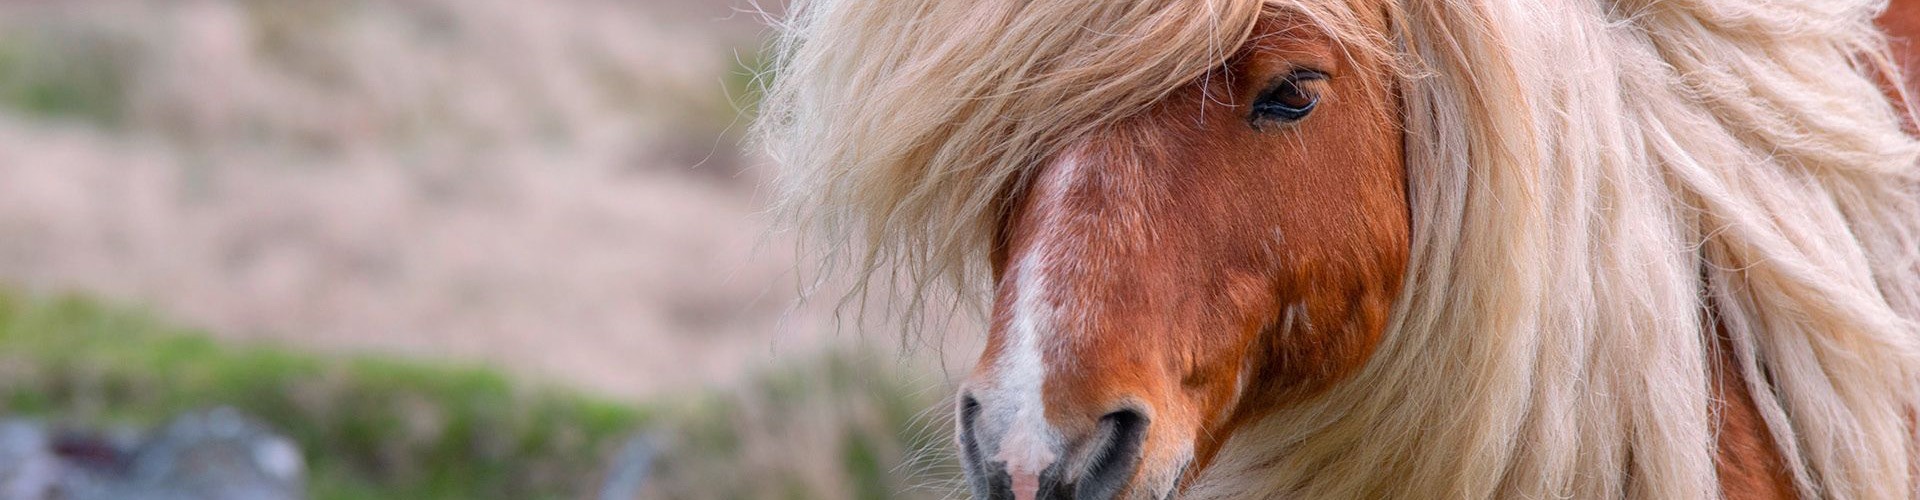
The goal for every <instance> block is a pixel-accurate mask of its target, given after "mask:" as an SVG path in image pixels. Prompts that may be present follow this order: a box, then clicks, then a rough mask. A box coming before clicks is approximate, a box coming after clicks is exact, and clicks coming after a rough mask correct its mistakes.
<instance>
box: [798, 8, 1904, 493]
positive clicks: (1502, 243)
mask: <svg viewBox="0 0 1920 500" xmlns="http://www.w3.org/2000/svg"><path fill="white" fill-rule="evenodd" d="M802 3H803V5H801V6H799V7H797V9H798V11H799V12H800V14H799V17H798V22H797V24H796V25H794V26H793V27H792V30H793V31H791V32H790V33H789V38H788V40H789V41H788V43H789V45H788V46H787V50H788V51H789V52H788V59H786V65H785V66H783V67H782V68H781V69H780V72H779V74H778V75H777V80H776V89H775V90H774V92H773V93H772V94H771V96H772V101H771V102H770V108H769V114H770V118H769V119H768V120H767V121H766V122H764V123H763V128H762V130H761V132H762V133H763V134H764V136H765V137H767V138H768V141H769V144H770V146H772V149H773V151H774V152H775V156H776V158H779V159H780V160H781V161H782V162H784V163H785V164H786V165H787V167H788V168H789V169H790V174H789V176H788V177H787V186H788V189H787V190H786V191H785V193H784V197H785V199H786V200H788V202H789V205H788V206H789V207H790V211H789V213H790V214H792V215H793V216H794V219H793V220H795V221H796V222H797V223H799V224H800V225H802V226H808V227H813V228H818V229H821V231H820V232H816V233H815V234H816V235H820V236H821V237H822V238H824V240H823V242H825V243H827V244H828V246H829V247H831V248H845V249H851V251H854V252H860V258H856V259H851V260H852V261H853V262H854V263H855V264H856V265H858V266H861V269H864V270H866V271H867V272H872V270H874V269H878V268H880V267H881V266H882V265H885V264H891V265H899V266H903V267H904V268H905V271H904V272H905V273H906V274H907V275H909V276H910V277H911V278H912V279H913V280H914V282H915V286H916V287H926V286H932V285H933V284H935V282H937V281H939V280H940V279H941V277H942V276H947V277H952V278H954V279H953V280H951V281H947V282H946V283H951V284H955V285H957V286H959V291H960V292H961V293H962V294H966V293H970V290H972V288H968V287H970V286H975V285H978V284H979V283H980V282H981V281H982V280H983V278H982V273H981V272H980V271H979V270H981V269H984V268H985V266H984V264H983V263H984V261H985V259H986V255H987V252H988V243H989V242H990V241H991V236H992V231H993V230H994V229H995V225H996V224H997V223H998V221H999V220H1000V216H1001V215H1002V214H1003V211H1004V208H1005V207H1004V206H1003V205H1004V202H1005V201H1004V200H1005V199H1006V198H1007V196H1008V195H1009V193H1012V192H1015V191H1016V190H1017V189H1019V187H1020V182H1021V179H1024V176H1025V175H1026V172H1027V170H1028V169H1031V168H1032V167H1033V166H1035V165H1037V164H1038V161H1037V160H1038V159H1040V158H1045V157H1048V156H1050V155H1051V154H1053V153H1056V152H1057V149H1058V148H1059V147H1061V145H1064V144H1069V143H1071V142H1072V140H1073V139H1075V138H1077V137H1078V136H1080V135H1082V134H1084V133H1085V131H1087V130H1091V129H1092V128H1094V127H1097V126H1099V125H1101V124H1104V123H1110V122H1112V121H1113V120H1115V119H1118V118H1120V117H1124V116H1125V115H1126V114H1129V113H1131V112H1134V111H1136V110H1138V109H1140V108H1141V107H1143V106H1145V105H1147V104H1150V103H1152V102H1153V101H1154V100H1156V99H1159V98H1161V97H1164V96H1165V95H1167V94H1168V93H1169V92H1171V91H1172V90H1173V89H1174V88H1177V87H1178V86H1180V85H1184V84H1185V83H1186V82H1190V81H1191V80H1192V79H1193V78H1194V77H1195V75H1198V74H1199V73H1200V72H1202V71H1205V70H1206V69H1207V68H1209V67H1212V66H1213V65H1217V64H1218V63H1219V62H1220V61H1222V60H1224V58H1225V57H1226V56H1225V54H1226V53H1228V52H1231V50H1230V49H1231V47H1233V46H1236V45H1238V41H1239V40H1244V39H1245V36H1246V33H1247V31H1248V30H1249V29H1250V26H1251V25H1252V20H1253V19H1255V18H1256V17H1257V16H1259V15H1260V12H1261V11H1262V10H1263V9H1268V8H1285V9H1290V10H1295V11H1300V12H1305V13H1307V14H1309V16H1311V17H1313V18H1315V19H1317V20H1320V21H1321V23H1319V24H1320V25H1322V26H1323V27H1326V28H1327V29H1330V30H1345V31H1361V30H1362V29H1363V28H1365V27H1357V26H1352V25H1351V23H1348V22H1346V21H1350V20H1351V19H1353V18H1354V17H1353V16H1350V15H1349V16H1345V17H1342V16H1340V15H1339V13H1340V12H1342V11H1343V10H1345V11H1348V12H1350V11H1351V10H1352V9H1355V8H1369V7H1367V6H1366V5H1365V4H1368V3H1369V2H1364V1H1360V0H1352V1H1348V0H1288V1H1284V2H1282V1H1277V0H1210V1H1204V2H1198V1H1178V0H1165V1H1158V0H1156V1H1141V2H1089V1H1086V0H1079V1H1065V0H981V1H979V2H943V1H938V0H899V1H892V0H889V1H856V0H842V1H834V0H823V1H820V2H814V3H808V2H802ZM1354 5H1360V7H1355V6H1354ZM1388 7H1390V8H1391V9H1392V12H1393V13H1394V14H1393V18H1394V19H1393V30H1394V32H1393V34H1392V35H1393V39H1394V40H1395V41H1394V42H1393V45H1391V46H1388V45H1386V44H1379V45H1380V46H1376V47H1368V46H1354V47H1349V48H1350V49H1357V50H1376V49H1377V50H1383V51H1393V52H1398V53H1400V58H1401V64H1400V65H1399V66H1400V67H1401V69H1402V70H1403V73H1404V75H1405V76H1404V80H1403V81H1402V83H1401V92H1402V95H1403V97H1404V102H1405V106H1406V109H1405V112H1404V115H1405V127H1406V128H1405V131H1406V134H1407V149H1406V154H1407V158H1406V160H1407V169H1408V178H1409V182H1410V186H1409V192H1410V193H1411V195H1412V196H1411V202H1412V203H1413V211H1412V216H1413V224H1414V228H1413V229H1414V234H1413V238H1414V240H1413V254H1412V257H1411V261H1410V263H1409V268H1408V273H1407V278H1406V280H1407V281H1406V284H1405V287H1404V291H1403V295H1402V296H1401V297H1400V298H1399V301H1398V302H1397V303H1396V305H1395V311H1394V316H1393V320H1392V322H1391V324H1390V325H1389V327H1388V330H1387V331H1386V332H1385V335H1384V337H1383V340H1382V343H1381V345H1380V347H1379V350H1378V351H1377V352H1376V353H1375V354H1374V356H1373V357H1372V358H1371V359H1370V360H1369V362H1368V364H1367V365H1366V366H1365V367H1364V368H1362V369H1361V370H1360V371H1359V372H1358V373H1356V374H1355V375H1353V376H1351V377H1350V378H1348V379H1346V380H1344V381H1341V382H1340V383H1338V384H1336V385H1335V386H1334V387H1333V388H1331V389H1330V390H1328V391H1327V392H1325V393H1324V394H1321V395H1319V396H1316V397H1314V398H1313V399H1310V400H1304V401H1299V402H1296V403H1294V404H1291V405H1289V406H1286V407H1285V408H1283V409H1281V410H1280V411H1279V412H1278V413H1275V414H1273V415H1270V416H1268V417H1266V418H1265V419H1264V420H1262V421H1260V422H1256V423H1255V424H1252V425H1250V426H1249V427H1247V428H1245V429H1242V430H1241V431H1239V432H1238V433H1237V434H1236V435H1235V436H1234V437H1232V438H1231V439H1230V441H1229V442H1228V445H1227V448H1226V450H1225V451H1224V452H1223V453H1222V455H1221V456H1220V457H1219V458H1218V459H1217V460H1216V461H1215V462H1214V463H1213V465H1212V466H1210V467H1209V468H1208V470H1207V471H1206V472H1205V473H1204V474H1203V475H1202V476H1201V477H1200V478H1199V480H1198V481H1196V482H1195V483H1194V484H1193V485H1192V487H1191V489H1190V490H1189V491H1188V495H1187V496H1186V497H1187V498H1427V497H1464V498H1488V497H1496V498H1540V497H1575V498H1619V497H1632V498H1712V497H1717V496H1719V495H1720V492H1719V485H1718V484H1717V477H1716V475H1715V469H1714V453H1715V450H1716V448H1715V432H1716V429H1715V428H1714V414H1715V413H1716V412H1717V411H1719V409H1718V407H1717V405H1716V404H1715V403H1714V402H1712V401H1711V398H1712V394H1711V391H1710V384H1711V377H1710V372H1709V367H1708V361H1707V360H1709V359H1712V358H1711V356H1712V355H1713V353H1712V352H1711V350H1712V349H1714V348H1715V347H1714V343H1713V342H1711V341H1710V339H1712V337H1710V336H1711V335H1714V334H1715V329H1714V326H1713V325H1715V324H1718V325H1722V326H1724V328H1725V334H1726V335H1727V336H1728V337H1729V339H1730V341H1729V342H1728V344H1729V345H1731V346H1732V347H1733V351H1734V352H1733V353H1732V354H1733V358H1734V359H1736V360H1737V361H1738V364H1739V369H1740V370H1741V371H1742V372H1743V373H1742V378H1743V379H1744V380H1745V382H1746V383H1747V384H1748V386H1749V387H1748V389H1750V392H1751V393H1752V394H1753V397H1754V399H1755V401H1756V403H1757V406H1758V408H1759V409H1760V412H1761V416H1762V418H1763V420H1764V421H1765V422H1766V423H1767V427H1768V429H1769V430H1770V431H1771V432H1772V433H1773V440H1774V442H1775V443H1776V445H1777V446H1778V447H1779V451H1780V452H1781V454H1782V455H1783V456H1784V457H1786V460H1787V462H1788V463H1787V464H1786V466H1787V468H1788V469H1789V471H1790V472H1791V473H1792V474H1793V476H1794V477H1793V483H1794V485H1795V487H1797V488H1798V489H1799V490H1800V491H1799V493H1800V494H1801V496H1803V497H1808V498H1836V499H1883V498H1911V497H1913V496H1915V494H1916V493H1917V492H1916V484H1920V483H1917V478H1916V477H1915V470H1916V467H1920V450H1916V441H1915V437H1914V435H1913V429H1912V425H1913V424H1912V421H1911V420H1910V418H1911V417H1912V416H1913V414H1914V411H1915V407H1916V403H1920V401H1917V399H1920V398H1917V397H1916V392H1920V328H1916V326H1915V319H1916V318H1920V170H1916V168H1915V160H1916V158H1917V157H1920V145H1917V144H1916V143H1915V141H1914V140H1913V139H1912V138H1911V137H1909V136H1907V135H1906V134H1905V133H1903V132H1902V131H1901V128H1900V126H1901V120H1902V116H1903V115H1902V110H1900V109H1896V107H1895V106H1894V105H1893V104H1890V103H1889V102H1888V100H1887V99H1885V98H1883V97H1882V95H1881V93H1880V91H1879V89H1878V87H1877V86H1876V85H1875V84H1876V82H1878V81H1885V82H1898V81H1900V80H1899V79H1898V78H1895V77H1894V74H1895V71H1894V70H1893V69H1892V67H1891V66H1890V65H1889V64H1888V62H1887V61H1888V60H1889V58H1888V55H1887V49H1886V43H1885V41H1884V40H1883V38H1882V35H1880V34H1879V33H1878V31H1877V30H1876V29H1875V28H1874V27H1873V25H1872V18H1873V16H1874V15H1875V14H1876V13H1877V12H1878V10H1879V8H1880V7H1881V4H1880V3H1878V2H1873V1H1865V0H1860V1H1844V0H1763V1H1748V0H1660V1H1656V0H1605V1H1596V0H1530V1H1527V2H1520V3H1507V2H1498V1H1493V0H1398V1H1396V2H1393V5H1390V6H1388ZM1371 8H1378V6H1375V7H1371ZM1337 35H1340V36H1336V38H1338V39H1340V40H1342V41H1344V42H1347V43H1349V44H1365V43H1368V42H1369V41H1370V39H1368V38H1367V37H1365V36H1352V35H1350V34H1347V33H1344V32H1343V33H1337ZM1012 42H1018V43H1012ZM1223 47H1224V48H1223ZM830 258H831V257H830ZM916 289H922V288H916ZM1708 311H1711V313H1712V314H1711V315H1709V314H1708V313H1707V312H1708ZM1255 383H1258V382H1257V381H1256V382H1255Z"/></svg>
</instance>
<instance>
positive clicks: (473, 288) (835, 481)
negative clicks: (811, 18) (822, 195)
mask: <svg viewBox="0 0 1920 500" xmlns="http://www.w3.org/2000/svg"><path fill="white" fill-rule="evenodd" d="M750 1H751V0H0V500H14V499H23V500H24V499H33V500H38V499H41V498H69V499H74V498H78V499H84V498H103V499H105V498H168V499H171V498H233V499H261V500H268V499H278V498H316V499H362V498H364V499H376V498H379V499H385V498H395V499H439V498H445V499H492V498H499V499H528V498H607V499H612V498H619V499H629V498H661V499H679V498H689V499H704V498H781V499H808V498H829V499H840V498H944V497H951V496H955V495H957V494H956V493H955V490H954V488H955V487H956V486H957V483H956V482H955V481H956V480H957V478H958V474H959V471H958V470H957V466H955V464H953V463H951V461H950V460H948V458H947V456H946V455H945V453H946V451H945V448H946V444H947V442H948V437H947V427H946V426H947V421H946V420H945V418H946V416H945V411H944V410H945V406H944V404H943V403H942V402H943V401H944V400H945V398H946V397H947V395H948V394H949V393H950V392H951V386H952V384H953V381H954V376H953V375H950V373H953V372H955V370H956V367H957V366H964V365H965V364H966V360H967V359H969V357H970V355H972V354H973V349H974V347H972V346H971V344H969V343H968V342H969V341H970V340H971V339H970V338H969V337H971V336H972V334H970V333H966V332H956V333H955V334H954V335H945V336H941V335H937V334H936V335H935V340H933V341H925V342H915V343H910V344H909V343H903V342H902V341H901V340H900V339H899V338H897V336H896V335H894V334H893V333H891V332H888V331H886V330H885V329H884V328H880V329H874V328H870V329H866V330H861V329H857V328H849V327H844V326H840V325H839V324H838V323H836V322H835V321H834V318H835V311H834V308H833V306H834V304H833V301H832V300H821V301H818V302H820V303H798V302H796V296H797V293H796V290H797V289H798V288H799V283H800V281H801V280H800V279H799V278H796V276H795V265H796V262H797V260H796V259H797V257H796V252H795V249H794V248H793V245H792V243H791V241H792V240H791V238H790V236H788V235H783V234H779V233H777V232H773V231H770V223H771V220H770V218H769V217H768V216H767V215H766V214H764V213H763V211H764V210H765V206H764V204H765V201H766V200H765V197H764V195H763V194H762V191H764V189H763V188H764V187H765V186H766V184H767V182H768V181H769V179H770V177H771V172H770V170H771V166H770V165H768V164H767V162H766V161H765V159H764V158H762V157H760V156H758V155H757V154H756V153H755V152H754V151H753V150H752V148H751V147H750V145H748V144H747V142H746V140H747V137H746V133H745V130H746V128H747V127H748V124H749V123H750V122H751V120H752V118H753V116H752V115H753V109H754V107H755V102H754V99H755V97H756V95H757V94H756V90H755V89H756V88H757V87H758V84H757V79H756V75H757V74H758V73H759V72H761V71H763V70H764V69H765V66H766V64H767V62H766V61H767V59H768V55H767V54H766V53H765V50H766V47H767V40H766V37H767V36H768V32H767V29H766V28H765V25H766V16H767V15H769V14H767V13H765V12H767V11H771V12H772V14H771V15H775V16H777V15H778V11H779V8H780V5H778V4H779V2H778V1H777V0H771V1H768V2H765V3H758V4H755V3H750ZM922 344H931V345H922Z"/></svg>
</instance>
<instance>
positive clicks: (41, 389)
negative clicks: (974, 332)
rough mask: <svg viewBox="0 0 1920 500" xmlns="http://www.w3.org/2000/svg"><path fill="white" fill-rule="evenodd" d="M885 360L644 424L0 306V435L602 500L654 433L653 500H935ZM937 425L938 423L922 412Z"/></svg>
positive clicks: (576, 400)
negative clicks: (226, 437) (127, 443)
mask: <svg viewBox="0 0 1920 500" xmlns="http://www.w3.org/2000/svg"><path fill="white" fill-rule="evenodd" d="M885 359H887V357H885V356H872V355H863V354H861V353H848V352H838V353H830V354H827V355H825V356H824V357H821V358H815V359H808V360H803V361H802V362H798V363H786V364H782V365H780V366H775V367H772V368H770V369H768V370H767V371H764V372H762V373H759V374H758V375H757V376H755V377H754V378H753V380H752V381H751V382H750V383H748V384H746V386H745V387H743V388H741V389H738V390H734V391H725V392H700V393H693V394H684V395H679V396H674V397H670V398H666V399H663V400H659V401H654V402H651V403H650V404H648V405H646V406H645V407H644V408H642V407H639V406H636V405H623V404H617V403H613V402H608V401H604V400H599V399H595V398H592V397H589V396H584V395H581V394H577V393H573V392H569V391H566V390H561V389H555V388H539V387H526V386H524V385H522V384H517V383H515V382H514V381H512V380H510V379H509V378H507V377H506V376H504V375H502V374H500V373H498V372H494V371H490V370H486V369H481V368H472V367H458V366H446V365H440V364H429V363H423V362H419V361H406V360H399V359H389V358H380V357H323V356H314V355H310V354H303V353H296V352H292V351H286V350H281V349H273V348H264V347H249V346H236V345H231V344H223V343H217V342H214V341H212V340H210V338H209V337H208V336H207V335H206V334H205V332H201V331H196V330H192V329H188V328H181V327H177V326H173V325H171V324H170V323H167V322H165V321H163V320H161V319H158V318H156V317H154V316H153V315H151V314H149V313H147V312H144V311H140V310H137V309H130V308H125V307H118V306H113V305H109V304H103V303H101V302H99V301H96V300H93V299H89V298H84V297H64V298H23V297H21V296H18V295H13V294H8V293H5V292H3V291H0V415H8V414H16V415H19V414H24V415H35V416H42V417H48V418H54V419H58V420H59V421H62V422H68V423H79V424H81V425H98V426H105V425H132V426H137V427H142V428H144V427H150V426H153V425H157V424H159V423H161V422H163V421H165V420H166V419H167V418H169V417H171V416H173V415H176V414H178V413H179V412H182V411H186V410H191V409H200V408H207V407H212V406H223V405H224V406H232V407H235V408H238V409H240V410H242V411H244V412H247V413H249V414H252V415H254V416H257V417H260V418H261V419H263V420H265V421H266V422H268V423H270V425H273V426H274V427H275V428H276V429H278V430H279V431H281V432H283V433H286V434H288V435H289V436H291V437H292V438H293V439H295V440H296V441H298V442H299V443H300V445H301V448H302V449H303V450H304V451H305V453H306V458H307V462H308V464H309V465H310V468H311V470H310V471H309V483H310V494H311V497H312V498H315V499H319V500H357V499H408V500H414V499H422V500H433V499H448V500H452V499H463V500H464V499H473V500H487V499H544V498H581V497H583V496H584V494H585V493H587V492H590V491H593V489H592V488H593V487H594V486H596V481H597V480H599V479H600V474H601V473H602V472H603V467H604V466H605V463H604V462H605V461H606V460H607V459H608V458H609V457H610V456H611V455H612V453H613V452H614V451H616V450H615V448H616V447H618V446H620V445H621V444H622V443H623V441H624V440H625V438H626V437H628V436H631V435H633V434H634V433H635V432H637V431H639V430H641V429H645V430H646V431H647V432H649V433H652V434H654V435H656V436H658V437H662V438H664V441H665V443H664V444H665V445H666V446H667V448H666V450H665V451H664V455H663V456H661V457H660V459H659V461H658V462H657V463H656V468H655V470H654V474H653V477H652V478H651V480H650V484H649V488H648V491H649V492H650V496H648V497H647V498H657V499H674V500H677V499H737V498H778V499H796V500H797V499H843V498H854V499H863V500H864V499H903V498H945V494H944V493H945V492H943V491H941V490H938V489H937V488H935V489H928V488H925V486H927V485H934V486H936V487H937V486H939V485H941V484H942V481H941V480H942V479H951V478H938V477H935V478H929V477H928V476H927V475H926V474H924V473H923V472H924V470H925V469H927V468H929V467H935V468H937V467H938V466H939V464H940V461H939V460H937V459H935V458H934V457H937V456H938V454H939V453H940V452H941V450H944V449H945V448H946V439H947V434H946V433H945V432H944V429H945V425H944V424H943V423H941V422H939V416H940V415H944V412H940V411H938V410H937V408H941V407H942V406H941V405H939V404H938V403H939V396H940V395H942V394H943V393H942V392H941V391H936V390H932V389H931V388H930V386H931V385H933V384H932V383H931V382H932V381H931V377H926V376H925V375H924V374H922V375H921V376H919V377H911V376H908V375H909V374H912V373H918V372H916V371H914V370H909V369H904V368H903V367H900V366H894V364H891V363H887V362H885V361H884V360H885ZM930 408H933V409H935V410H929V409H930Z"/></svg>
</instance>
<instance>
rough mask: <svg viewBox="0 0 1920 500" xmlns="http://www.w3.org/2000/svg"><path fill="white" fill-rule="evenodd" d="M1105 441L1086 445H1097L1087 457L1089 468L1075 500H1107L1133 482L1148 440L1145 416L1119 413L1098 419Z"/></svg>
mask: <svg viewBox="0 0 1920 500" xmlns="http://www.w3.org/2000/svg"><path fill="white" fill-rule="evenodd" d="M1094 435H1095V436H1098V437H1103V438H1105V439H1104V440H1102V441H1095V442H1092V443H1089V445H1090V446H1096V447H1098V448H1095V449H1094V450H1092V454H1091V455H1089V456H1088V462H1089V463H1090V465H1089V466H1088V467H1087V469H1086V473H1085V475H1083V476H1081V478H1080V481H1079V485H1078V488H1077V489H1076V491H1075V494H1074V498H1075V499H1076V500H1107V499H1110V498H1114V497H1115V496H1117V495H1119V494H1120V490H1121V489H1122V488H1125V487H1126V486H1127V483H1128V482H1129V481H1130V480H1132V479H1133V471H1134V468H1136V467H1138V466H1139V465H1140V449H1141V447H1143V446H1145V445H1146V441H1147V416H1146V415H1145V414H1142V413H1140V412H1139V411H1135V410H1120V411H1116V412H1113V413H1108V414H1107V415H1106V416H1104V417H1100V425H1099V431H1098V432H1097V433H1095V434H1094Z"/></svg>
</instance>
